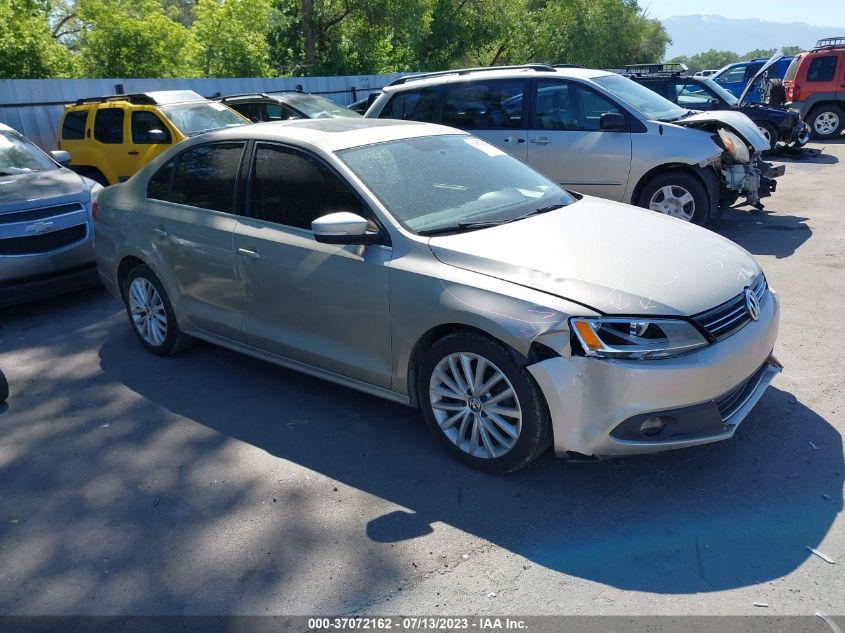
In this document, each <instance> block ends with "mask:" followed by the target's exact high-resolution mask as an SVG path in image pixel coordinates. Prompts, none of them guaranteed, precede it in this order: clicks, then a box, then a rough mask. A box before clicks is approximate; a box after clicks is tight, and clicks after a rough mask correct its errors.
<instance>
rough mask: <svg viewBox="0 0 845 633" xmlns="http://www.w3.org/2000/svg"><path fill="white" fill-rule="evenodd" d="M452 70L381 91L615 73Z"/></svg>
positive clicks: (578, 77) (602, 71)
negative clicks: (502, 80)
mask: <svg viewBox="0 0 845 633" xmlns="http://www.w3.org/2000/svg"><path fill="white" fill-rule="evenodd" d="M454 72H455V74H441V75H436V76H422V77H420V78H419V79H416V78H414V77H413V76H411V77H409V78H408V79H407V80H406V81H405V82H404V83H401V84H398V85H393V86H387V87H386V88H383V89H382V90H383V92H398V91H401V90H403V89H406V88H409V87H411V86H413V87H415V88H416V87H420V86H423V87H425V86H437V85H441V84H447V83H462V82H468V81H478V80H479V79H525V78H530V77H537V78H539V79H551V78H557V77H567V78H573V79H595V78H597V77H605V76H607V75H613V74H615V73H613V72H610V71H607V70H596V69H594V68H554V69H553V70H552V69H550V70H536V69H534V68H504V69H502V70H496V69H493V68H490V69H484V70H479V71H469V72H466V71H461V70H460V69H457V70H455V71H454ZM458 73H461V74H458Z"/></svg>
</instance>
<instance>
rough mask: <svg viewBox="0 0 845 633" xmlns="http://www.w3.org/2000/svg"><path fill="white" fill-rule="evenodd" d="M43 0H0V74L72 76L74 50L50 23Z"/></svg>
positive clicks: (74, 71) (14, 76)
mask: <svg viewBox="0 0 845 633" xmlns="http://www.w3.org/2000/svg"><path fill="white" fill-rule="evenodd" d="M50 12H51V5H50V3H49V2H48V1H46V0H0V77H2V78H8V79H27V78H33V77H73V76H76V75H77V74H78V72H79V68H78V65H77V60H76V58H75V56H74V55H73V53H72V52H71V51H70V50H69V49H68V48H67V47H66V46H64V45H62V44H61V43H60V42H59V41H58V39H57V37H55V34H56V33H58V31H57V32H54V31H53V30H52V28H51V26H50V20H49V17H50Z"/></svg>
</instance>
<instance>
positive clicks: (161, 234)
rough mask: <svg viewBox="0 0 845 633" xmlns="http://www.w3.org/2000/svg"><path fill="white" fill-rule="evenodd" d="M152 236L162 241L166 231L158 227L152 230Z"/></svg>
mask: <svg viewBox="0 0 845 633" xmlns="http://www.w3.org/2000/svg"><path fill="white" fill-rule="evenodd" d="M153 235H155V236H157V237H159V238H160V239H164V238H165V237H167V231H165V230H164V229H163V228H161V227H160V226H159V227H156V228H154V229H153Z"/></svg>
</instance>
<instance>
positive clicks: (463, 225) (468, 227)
mask: <svg viewBox="0 0 845 633" xmlns="http://www.w3.org/2000/svg"><path fill="white" fill-rule="evenodd" d="M563 206H566V205H563V204H550V205H548V206H545V207H540V208H539V209H534V210H533V211H530V212H528V213H524V214H523V215H518V216H516V217H515V218H507V219H505V220H483V221H478V222H458V223H457V224H452V225H450V226H443V227H440V228H438V229H428V230H427V231H418V233H419V234H420V235H426V236H431V235H444V234H447V233H461V232H462V231H474V230H476V229H486V228H488V227H491V226H501V225H502V224H510V223H511V222H518V221H519V220H524V219H525V218H530V217H531V216H533V215H540V214H541V213H548V212H549V211H554V210H555V209H560V208H561V207H563Z"/></svg>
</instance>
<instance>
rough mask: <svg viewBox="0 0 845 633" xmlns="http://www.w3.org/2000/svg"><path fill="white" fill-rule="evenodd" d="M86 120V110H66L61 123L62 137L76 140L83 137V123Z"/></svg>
mask: <svg viewBox="0 0 845 633" xmlns="http://www.w3.org/2000/svg"><path fill="white" fill-rule="evenodd" d="M87 121H88V110H76V111H73V112H68V113H67V114H66V115H65V120H64V122H63V123H62V138H63V139H64V140H66V141H78V140H81V139H84V138H85V123H86V122H87Z"/></svg>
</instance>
